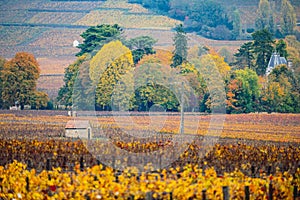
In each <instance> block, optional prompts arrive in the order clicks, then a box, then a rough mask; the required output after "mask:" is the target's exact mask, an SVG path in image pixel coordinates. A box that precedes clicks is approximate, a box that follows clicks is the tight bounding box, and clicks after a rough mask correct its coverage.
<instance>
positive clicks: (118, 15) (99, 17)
mask: <svg viewBox="0 0 300 200" xmlns="http://www.w3.org/2000/svg"><path fill="white" fill-rule="evenodd" d="M103 23H108V24H115V23H116V24H119V25H120V26H122V27H125V28H151V29H171V28H173V27H175V26H176V24H179V23H180V22H179V21H178V20H174V19H170V18H168V17H166V16H159V15H139V16H137V15H134V14H126V13H125V12H123V11H117V10H101V11H92V12H90V13H89V14H87V15H86V16H85V17H83V18H82V19H80V20H78V21H77V22H76V23H75V24H76V25H89V26H95V25H98V24H103Z"/></svg>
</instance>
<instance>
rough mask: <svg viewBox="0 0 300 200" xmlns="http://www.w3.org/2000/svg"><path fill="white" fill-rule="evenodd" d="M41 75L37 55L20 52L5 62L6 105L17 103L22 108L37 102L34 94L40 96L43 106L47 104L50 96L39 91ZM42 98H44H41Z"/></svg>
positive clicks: (4, 89) (4, 95)
mask: <svg viewBox="0 0 300 200" xmlns="http://www.w3.org/2000/svg"><path fill="white" fill-rule="evenodd" d="M39 75H40V68H39V64H38V62H37V61H36V59H35V57H34V56H33V55H32V54H30V53H26V52H19V53H17V54H16V55H15V57H14V58H13V59H11V60H10V61H8V62H6V63H5V64H4V68H3V70H2V75H1V76H2V81H3V91H2V99H3V101H4V107H8V106H12V105H14V104H15V103H16V104H19V105H20V106H21V108H23V107H24V105H25V104H32V103H33V104H35V103H36V102H34V100H32V99H31V97H32V96H34V97H38V98H37V99H39V104H38V105H40V106H41V107H42V106H46V105H47V102H48V97H47V95H45V94H44V93H37V92H36V91H35V90H36V82H37V79H38V78H39ZM41 99H42V100H41Z"/></svg>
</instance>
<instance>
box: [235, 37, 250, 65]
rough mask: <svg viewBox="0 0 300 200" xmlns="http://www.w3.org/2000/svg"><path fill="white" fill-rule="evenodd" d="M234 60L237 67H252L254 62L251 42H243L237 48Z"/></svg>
mask: <svg viewBox="0 0 300 200" xmlns="http://www.w3.org/2000/svg"><path fill="white" fill-rule="evenodd" d="M234 56H235V58H236V62H235V63H234V64H235V65H236V66H237V68H245V67H248V68H250V69H252V68H253V66H254V64H253V61H254V52H253V43H252V42H247V43H244V44H243V45H242V46H241V47H240V48H239V49H238V52H237V53H235V54H234Z"/></svg>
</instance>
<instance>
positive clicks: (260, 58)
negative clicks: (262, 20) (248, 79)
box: [252, 29, 274, 76]
mask: <svg viewBox="0 0 300 200" xmlns="http://www.w3.org/2000/svg"><path fill="white" fill-rule="evenodd" d="M252 38H253V40H254V42H253V50H254V53H255V54H256V69H255V70H256V73H257V74H258V75H259V76H263V75H264V74H265V73H266V69H267V67H268V63H269V60H270V58H271V55H272V53H273V51H274V47H273V44H274V40H273V35H272V34H271V33H270V32H269V31H268V30H267V29H263V30H259V31H256V32H254V33H253V34H252Z"/></svg>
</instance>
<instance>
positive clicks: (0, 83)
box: [0, 57, 7, 109]
mask: <svg viewBox="0 0 300 200" xmlns="http://www.w3.org/2000/svg"><path fill="white" fill-rule="evenodd" d="M6 62H7V61H6V59H5V58H2V57H0V94H1V95H0V109H1V108H3V97H2V90H3V80H2V70H3V68H4V65H5V63H6Z"/></svg>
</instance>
